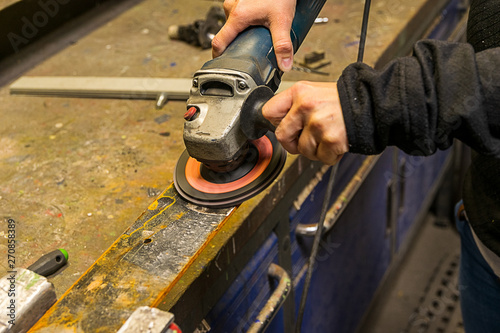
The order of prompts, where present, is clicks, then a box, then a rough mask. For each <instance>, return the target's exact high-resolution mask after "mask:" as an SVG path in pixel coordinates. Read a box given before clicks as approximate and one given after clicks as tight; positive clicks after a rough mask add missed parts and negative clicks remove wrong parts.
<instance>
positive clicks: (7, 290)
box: [0, 268, 56, 333]
mask: <svg viewBox="0 0 500 333" xmlns="http://www.w3.org/2000/svg"><path fill="white" fill-rule="evenodd" d="M0 293H1V294H0V307H1V308H2V312H0V332H2V333H4V332H10V333H17V332H27V331H28V330H29V328H30V327H31V326H32V325H33V324H34V323H36V322H37V320H38V319H40V317H42V316H43V314H44V313H45V311H47V310H48V309H49V308H50V307H51V306H52V304H54V303H55V302H56V292H55V290H54V286H53V285H52V283H50V282H48V281H47V279H46V278H45V277H43V276H41V275H38V274H36V273H35V272H32V271H30V270H27V269H23V268H19V269H16V270H12V271H9V272H8V274H7V275H6V276H4V277H2V279H1V280H0Z"/></svg>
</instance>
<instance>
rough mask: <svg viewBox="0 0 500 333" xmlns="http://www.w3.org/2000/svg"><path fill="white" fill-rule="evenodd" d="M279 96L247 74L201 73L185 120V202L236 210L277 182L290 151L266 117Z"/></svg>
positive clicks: (178, 173) (181, 169)
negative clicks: (267, 105)
mask: <svg viewBox="0 0 500 333" xmlns="http://www.w3.org/2000/svg"><path fill="white" fill-rule="evenodd" d="M273 95H274V93H273V91H272V90H271V89H270V88H268V87H267V86H257V85H256V84H255V83H254V81H253V80H252V79H251V78H250V76H248V75H246V74H244V73H241V72H232V71H227V70H225V71H224V72H223V73H221V72H220V71H217V72H213V71H206V70H201V71H198V72H197V73H196V74H195V78H194V80H193V87H192V88H191V94H190V98H189V100H188V112H186V114H185V116H184V118H185V119H186V122H185V125H184V143H185V145H186V152H184V153H183V155H182V156H181V158H180V159H179V161H178V164H177V166H176V170H175V175H174V184H175V186H176V188H177V190H178V192H179V193H180V194H181V195H182V196H183V197H184V198H186V199H187V200H188V201H191V202H194V203H197V204H201V205H205V206H212V207H214V206H216V207H223V206H231V205H235V204H238V203H240V202H242V201H244V200H246V199H248V198H249V197H251V196H253V195H255V194H257V193H259V192H260V191H262V190H263V189H265V188H266V187H267V186H268V185H269V184H270V183H271V182H272V181H273V180H274V179H275V177H276V176H277V175H278V174H279V172H280V171H281V169H282V167H283V165H284V163H285V159H286V152H285V151H284V149H283V148H282V147H281V146H280V144H279V143H278V142H277V140H276V137H275V136H274V134H273V133H271V132H268V131H269V129H271V130H272V131H274V126H273V125H272V124H271V123H270V122H269V121H267V120H266V119H264V117H263V116H262V105H263V104H264V103H265V102H266V101H267V100H269V99H270V98H271V97H272V96H273ZM266 133H267V135H266Z"/></svg>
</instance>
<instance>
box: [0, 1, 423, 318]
mask: <svg viewBox="0 0 500 333" xmlns="http://www.w3.org/2000/svg"><path fill="white" fill-rule="evenodd" d="M424 3H426V1H424V0H419V1H401V0H390V1H382V2H378V3H376V4H374V5H373V6H374V7H373V8H372V21H371V23H370V30H369V34H368V41H367V51H366V53H365V60H366V62H367V63H369V64H375V62H376V61H377V59H379V57H380V56H381V55H382V54H383V52H384V50H386V48H387V47H388V46H389V45H390V44H391V43H392V42H393V40H394V39H395V38H396V35H397V34H398V32H399V31H401V29H403V27H404V26H405V24H406V22H407V21H408V19H409V18H411V17H412V16H413V15H414V14H415V12H416V11H418V9H419V8H420V7H421V6H422V5H423V4H424ZM214 4H215V5H220V3H218V2H211V1H199V0H190V1H181V0H176V1H173V0H172V1H165V0H146V1H144V2H143V3H141V4H140V5H138V6H136V7H135V8H133V9H131V10H129V11H128V12H126V13H125V14H123V15H122V16H120V17H118V18H117V19H115V20H114V21H112V22H110V23H108V24H107V25H105V26H103V27H102V28H100V29H98V30H96V31H94V32H92V33H91V34H89V35H88V36H87V37H85V38H83V39H81V40H78V41H75V43H74V44H73V45H71V46H70V47H68V48H67V49H65V50H64V51H62V52H61V53H59V54H58V55H56V56H54V57H52V58H51V59H49V60H47V61H45V62H44V63H42V64H40V65H39V66H37V67H36V68H34V69H33V70H32V71H30V72H29V73H28V74H27V75H38V76H43V75H50V76H53V75H61V76H67V75H75V76H116V77H120V76H130V77H191V76H192V74H193V73H194V72H195V71H196V70H197V69H198V68H200V67H201V65H202V64H203V63H204V62H205V61H207V60H209V59H210V57H211V52H210V50H204V51H201V50H199V49H197V48H195V47H192V46H189V45H186V44H183V43H182V42H175V41H170V40H168V37H167V36H166V33H165V32H166V31H167V29H168V26H169V25H171V24H186V23H191V22H193V21H194V20H195V19H199V18H203V17H204V16H205V14H206V12H207V10H208V9H209V7H210V6H211V5H214ZM361 12H362V1H352V2H349V3H346V2H343V1H328V2H327V4H326V5H325V8H324V10H323V12H322V14H321V16H327V17H328V18H329V20H330V22H329V23H327V24H323V25H317V26H314V27H313V28H312V30H311V32H310V34H309V35H308V37H307V39H306V41H305V42H304V45H303V46H302V48H301V50H300V51H299V54H298V55H297V57H301V56H302V55H303V54H304V53H305V52H310V51H312V50H314V49H316V48H321V49H323V50H325V51H326V55H327V58H328V59H330V60H332V64H331V65H330V66H328V67H325V68H324V70H325V71H327V72H329V73H331V75H330V76H329V77H323V76H318V75H314V74H304V73H290V74H286V75H285V77H284V79H285V80H298V79H307V80H335V79H336V78H337V77H338V75H339V74H340V72H341V70H342V68H344V67H345V66H346V65H347V64H348V63H350V62H353V61H354V60H355V58H356V53H357V39H358V32H359V26H360V17H361ZM0 105H2V108H1V109H0V115H1V119H2V122H1V123H0V170H1V173H0V216H1V217H2V218H13V219H14V220H15V221H16V239H17V240H18V242H17V245H16V265H18V266H19V267H21V266H22V267H27V266H28V265H29V264H31V263H33V262H34V261H35V260H36V259H37V258H38V257H40V256H41V255H42V254H44V253H47V252H49V251H51V250H53V249H55V248H65V249H66V250H67V251H68V252H69V256H70V258H69V262H70V264H69V266H68V267H67V268H66V269H65V270H64V271H62V272H61V273H60V274H59V275H57V276H55V277H53V278H51V279H50V281H51V282H53V283H54V284H55V286H56V291H57V293H58V296H61V295H62V293H63V292H64V291H65V290H67V289H68V288H69V287H70V286H71V285H72V284H73V283H74V282H75V281H76V280H77V279H78V277H79V276H81V275H82V274H83V273H84V272H85V271H86V270H87V269H88V268H89V267H90V266H91V264H92V263H93V262H94V261H96V260H97V258H98V257H99V256H100V255H101V254H102V253H103V252H104V251H105V250H106V249H108V248H109V247H110V246H111V245H112V244H113V242H114V241H115V240H116V239H117V238H118V240H117V242H116V243H115V245H116V244H121V245H122V246H124V245H131V246H132V247H133V248H134V249H136V250H138V251H139V250H140V249H144V248H147V246H148V243H144V241H145V240H146V239H147V238H145V237H146V236H147V233H148V232H151V231H152V232H153V233H155V235H163V234H162V233H161V230H162V229H161V228H162V227H165V228H167V226H168V225H170V224H169V223H173V221H182V218H181V217H180V216H179V215H175V214H173V213H172V214H173V215H168V216H175V218H174V219H172V220H168V219H163V218H162V219H161V223H159V222H158V221H157V220H154V219H153V220H154V221H156V222H153V220H152V221H151V222H148V223H153V224H154V225H151V227H152V229H148V228H149V227H148V228H144V229H138V230H141V232H140V235H141V237H143V238H139V236H138V235H139V232H136V233H131V231H130V230H129V231H128V233H125V234H123V235H122V233H123V232H124V231H125V230H126V229H127V228H128V227H130V226H131V225H132V224H133V222H134V221H135V220H136V218H137V217H138V216H140V215H141V213H142V212H143V211H144V210H145V209H146V208H147V207H148V206H149V205H150V203H151V202H152V201H153V200H154V198H155V197H157V196H158V195H159V194H160V193H162V191H163V190H164V189H165V188H167V187H168V186H169V185H170V184H171V182H172V173H173V170H174V166H175V163H176V161H177V158H178V157H179V156H180V154H181V152H182V151H183V149H184V147H183V143H182V123H183V119H182V115H183V113H184V111H185V104H184V103H182V102H170V103H168V104H167V105H166V106H165V107H164V108H163V109H162V110H160V111H157V110H155V109H154V103H152V102H151V101H139V100H130V101H126V100H98V99H68V98H48V97H26V96H10V95H9V94H8V89H7V87H3V88H2V89H1V90H0ZM296 161H297V159H296V158H289V160H288V162H287V166H286V168H291V167H292V166H293V165H295V164H296V163H297V162H296ZM299 170H300V168H299ZM285 172H286V170H285ZM280 181H281V180H280ZM283 181H284V180H283ZM168 191H170V192H168V193H171V191H172V190H171V189H170V190H168ZM263 195H265V194H263ZM263 195H261V196H258V197H257V198H255V199H253V200H250V201H248V202H246V203H244V204H243V205H242V206H240V208H239V209H238V211H237V212H236V213H235V214H233V215H232V217H231V218H229V219H226V218H225V216H226V215H225V214H227V211H223V212H221V213H220V214H222V215H217V214H216V215H214V216H216V217H217V219H218V220H219V222H221V221H226V220H227V221H226V222H225V225H224V226H222V225H220V226H215V225H214V226H210V227H209V228H205V229H204V232H205V234H204V235H207V237H208V236H209V235H212V232H213V231H214V230H218V229H217V227H220V228H221V230H223V231H226V234H225V235H224V236H223V237H222V239H221V240H220V241H218V242H216V243H214V244H217V246H220V244H223V243H224V241H225V240H228V239H229V238H230V236H231V233H232V232H234V230H235V229H237V228H238V226H239V225H241V224H242V221H244V220H245V218H246V216H248V215H249V214H250V213H251V212H252V209H253V208H254V207H257V206H258V204H259V202H260V200H262V198H263ZM163 200H167V199H163ZM160 201H161V200H160ZM167 206H168V205H167ZM155 209H157V208H153V209H152V210H151V211H150V210H147V211H146V213H145V215H143V216H142V218H141V219H140V220H139V222H140V223H145V221H146V220H144V219H145V218H146V217H147V216H149V215H148V214H151V212H152V211H155ZM188 211H189V210H186V212H188ZM194 211H195V210H194ZM166 213H170V211H168V212H166ZM180 213H181V212H179V214H180ZM139 222H136V224H134V225H137V223H139ZM156 223H159V224H156ZM209 224H210V223H209ZM161 226H162V227H161ZM180 226H182V224H180ZM186 227H188V226H186ZM167 229H168V228H167ZM131 230H135V227H132V229H131ZM6 231H7V230H6V227H2V229H1V230H0V236H3V237H6ZM144 232H146V234H143V233H144ZM184 232H185V233H186V234H187V233H188V232H189V230H184ZM193 232H194V231H193ZM202 234H203V233H202ZM120 235H121V236H120ZM130 235H133V236H134V237H137V238H134V237H132V236H130ZM200 235H201V234H200ZM182 237H183V236H182V235H181V234H176V237H175V239H173V240H172V241H182ZM214 237H217V235H216V236H214ZM2 239H3V238H2ZM132 241H133V243H127V242H132ZM152 243H153V242H152ZM202 243H203V244H205V245H206V243H204V242H202ZM6 245H7V241H6V239H5V240H4V241H1V239H0V251H1V252H2V253H6V249H7V246H6ZM115 245H114V246H115ZM205 245H203V246H205ZM149 246H153V245H149ZM217 246H216V247H217ZM204 251H206V249H205V250H204ZM137 253H138V254H137V255H134V254H133V252H130V254H128V253H127V254H126V255H125V254H124V253H114V252H113V248H111V249H110V250H109V251H108V252H107V254H106V255H108V254H109V255H111V256H113V255H114V256H115V257H114V258H118V257H120V256H123V258H127V260H125V259H123V260H125V261H126V266H124V267H123V269H126V267H138V266H137V265H135V264H134V262H135V261H134V260H137V258H140V256H139V254H140V253H141V252H140V251H139V252H137ZM196 253H199V252H196ZM210 253H211V254H210V255H216V254H217V249H216V248H215V249H211V252H210ZM191 254H192V253H186V254H185V255H186V256H188V257H189V256H190V255H191ZM103 258H104V259H105V258H106V256H104V257H103ZM120 258H122V257H120ZM190 258H191V259H193V260H194V259H196V258H195V256H192V257H189V258H187V259H186V261H184V262H188V263H189V262H191V261H190V260H191V259H190ZM104 259H102V260H104ZM205 260H210V258H209V257H206V256H205ZM135 263H136V264H137V262H135ZM6 265H7V261H6V260H0V267H1V272H0V274H2V273H4V272H5V271H6V270H7V266H6ZM97 266H98V265H97V264H96V266H93V268H92V269H96V267H97ZM183 269H184V268H183ZM181 271H182V272H183V270H181ZM118 272H119V273H122V272H123V274H124V276H126V272H127V271H126V270H125V271H120V270H117V273H118ZM93 278H96V277H93ZM108 278H109V279H118V275H110V276H109V277H108ZM176 278H177V277H176ZM176 278H175V279H176ZM96 281H97V282H96V283H95V284H92V282H90V283H88V284H87V287H90V289H89V291H92V290H94V289H95V290H96V291H97V290H100V289H97V286H98V285H99V288H101V287H102V288H103V289H105V288H108V287H110V286H112V283H111V282H110V283H109V284H106V282H105V279H104V278H103V280H102V281H101V280H99V279H96ZM114 281H116V280H114ZM169 281H172V277H166V276H164V275H161V274H160V275H158V277H157V279H152V280H151V282H150V283H151V284H156V283H157V285H154V286H153V285H147V283H146V282H144V281H140V280H137V281H136V284H134V285H129V286H127V287H126V288H124V289H126V290H130V292H140V291H141V286H143V285H147V286H148V288H149V287H151V289H148V290H154V291H158V290H161V291H165V290H166V289H168V288H167V287H168V286H165V285H163V284H164V283H167V284H168V283H169ZM80 282H82V283H83V282H88V281H82V280H81V281H80ZM130 283H132V282H130ZM143 283H144V284H143ZM160 286H161V288H160ZM92 287H96V288H92ZM156 287H158V288H159V289H158V288H156ZM124 295H125V296H123V297H126V296H127V295H128V294H127V293H124ZM129 296H130V295H129ZM135 296H137V295H135ZM153 296H154V295H143V296H141V297H144V299H143V300H144V301H146V300H151V299H153ZM157 296H158V295H157ZM120 301H123V302H122V305H123V304H126V303H127V299H120ZM117 306H120V304H118V303H117ZM101 311H104V309H101Z"/></svg>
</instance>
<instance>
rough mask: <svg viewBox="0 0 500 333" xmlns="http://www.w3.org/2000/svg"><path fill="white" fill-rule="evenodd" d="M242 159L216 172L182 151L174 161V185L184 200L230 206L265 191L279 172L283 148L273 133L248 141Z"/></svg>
mask: <svg viewBox="0 0 500 333" xmlns="http://www.w3.org/2000/svg"><path fill="white" fill-rule="evenodd" d="M249 145H250V147H249V150H248V153H247V154H246V156H245V160H244V162H243V163H242V164H241V165H240V166H239V167H238V168H236V169H235V170H233V171H230V172H215V171H213V170H210V169H208V168H207V167H206V166H205V165H204V164H202V163H200V162H198V161H197V160H196V159H194V158H192V157H190V156H189V154H188V152H187V151H184V152H183V153H182V155H181V157H180V158H179V161H178V162H177V166H176V167H175V172H174V184H175V188H176V189H177V191H178V192H179V194H180V195H181V196H182V197H184V198H185V199H186V200H187V201H190V202H192V203H195V204H198V205H201V206H207V207H220V208H222V207H230V206H235V205H238V204H240V203H242V202H243V201H245V200H247V199H249V198H251V197H253V196H254V195H256V194H258V193H259V192H261V191H262V190H264V189H265V188H266V187H267V186H269V184H271V183H272V182H273V181H274V179H275V178H276V177H277V176H278V175H279V173H280V172H281V169H282V168H283V165H284V164H285V160H286V151H285V150H284V149H283V147H281V145H280V144H279V143H278V141H277V140H276V137H275V136H274V134H273V133H272V132H268V133H267V134H266V135H264V136H263V137H261V138H259V139H257V140H253V141H250V144H249Z"/></svg>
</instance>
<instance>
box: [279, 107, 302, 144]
mask: <svg viewBox="0 0 500 333" xmlns="http://www.w3.org/2000/svg"><path fill="white" fill-rule="evenodd" d="M303 129H304V121H303V119H302V115H301V114H300V113H299V112H295V111H294V110H290V112H288V113H287V115H286V116H285V117H284V118H283V119H282V120H281V123H280V125H279V126H278V127H277V128H276V132H275V133H276V138H277V139H278V141H279V142H280V143H281V145H282V146H283V148H285V149H286V150H287V151H288V152H289V153H291V154H299V153H300V151H299V148H298V145H299V138H300V136H301V132H302V130H303Z"/></svg>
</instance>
